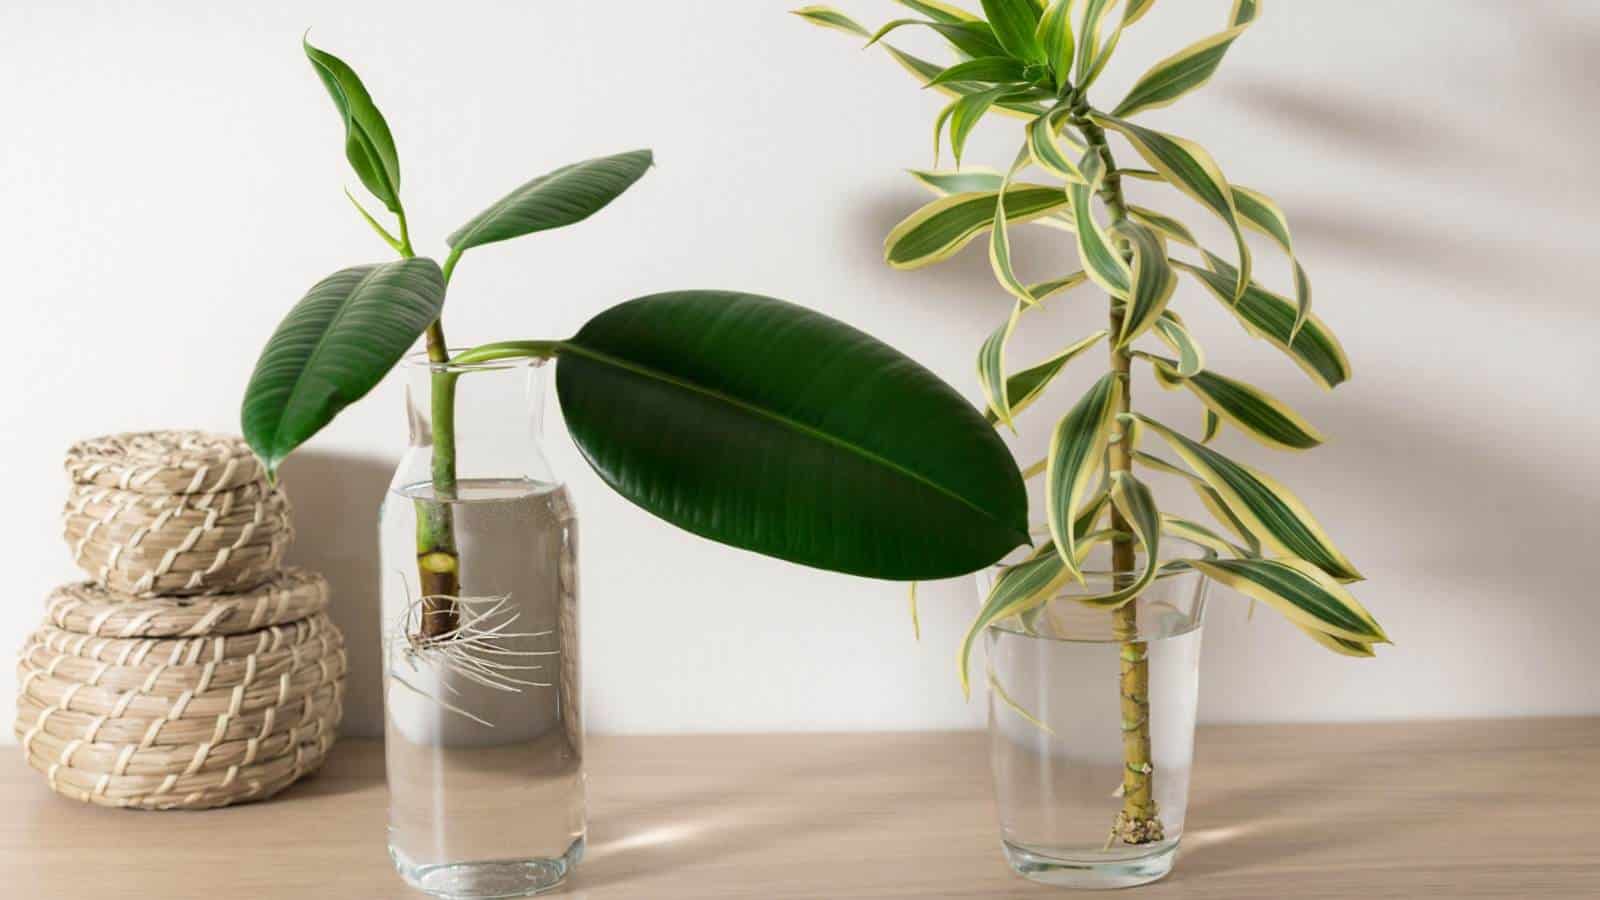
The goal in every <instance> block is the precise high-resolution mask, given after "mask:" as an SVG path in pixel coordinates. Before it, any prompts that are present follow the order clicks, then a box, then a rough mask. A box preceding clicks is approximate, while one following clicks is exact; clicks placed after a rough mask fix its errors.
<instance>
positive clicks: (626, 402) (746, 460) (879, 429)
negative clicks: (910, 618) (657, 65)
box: [241, 43, 1027, 644]
mask: <svg viewBox="0 0 1600 900" xmlns="http://www.w3.org/2000/svg"><path fill="white" fill-rule="evenodd" d="M305 53H306V55H307V56H308V57H309V59H310V61H311V63H312V65H313V67H314V68H315V70H316V72H317V74H318V75H319V76H320V77H321V80H322V82H323V83H324V85H325V86H326V87H327V90H328V93H329V94H330V95H331V97H332V98H333V102H334V105H335V107H336V108H337V111H338V113H339V115H340V116H341V118H342V120H343V124H344V129H345V155H346V157H347V159H348V161H349V164H350V167H351V168H352V169H353V170H354V173H355V175H356V177H357V179H358V180H359V181H360V183H361V185H362V186H363V187H364V188H365V189H366V191H367V192H368V193H370V194H371V196H372V198H373V199H375V200H376V201H377V202H378V203H379V204H381V205H382V207H383V209H384V210H387V213H388V215H389V216H392V218H393V226H392V227H386V226H385V225H384V224H383V223H381V222H380V221H379V216H380V215H382V213H372V212H369V211H368V209H367V208H366V207H364V206H363V205H362V204H361V203H360V202H359V201H357V200H356V198H355V197H354V196H353V195H352V196H351V197H350V199H351V202H352V203H354V204H355V206H356V208H357V209H358V210H359V211H360V214H361V216H362V218H363V219H364V220H365V221H366V223H367V224H368V225H369V226H370V227H371V228H372V229H373V231H375V232H376V233H377V234H378V236H379V237H380V238H381V239H382V240H383V241H384V243H386V244H388V245H389V246H390V247H391V248H392V249H393V250H394V252H395V254H396V256H397V258H396V259H394V260H392V261H388V262H378V263H371V264H366V265H359V266H354V267H351V268H348V269H343V270H341V271H338V272H335V273H333V274H332V275H329V276H328V277H326V278H324V279H322V280H321V281H320V282H318V283H317V284H316V285H315V286H313V287H312V288H311V289H310V291H309V292H308V293H307V294H306V295H305V297H304V298H303V299H301V300H300V301H299V302H298V303H297V304H296V305H295V306H294V308H293V309H292V310H291V311H290V312H289V314H288V316H287V317H286V318H285V319H284V320H283V322H282V324H281V325H280V326H279V327H278V329H277V331H276V332H275V333H274V334H273V335H272V337H271V339H270V340H269V341H268V342H267V344H266V347H265V348H264V349H263V351H262V352H261V355H260V358H259V361H258V362H257V364H256V367H255V371H254V374H253V376H252V377H251V379H250V382H249V385H248V387H247V389H246V392H245V396H244V401H243V408H242V414H241V416H242V425H243V431H244V434H245V437H246V439H247V440H248V441H249V442H250V445H251V446H252V447H253V448H254V450H255V451H256V453H257V454H258V455H259V456H260V457H261V459H262V460H263V462H264V463H265V464H266V466H267V468H268V470H269V471H270V472H273V473H276V472H277V470H278V467H279V465H280V464H281V463H282V462H283V461H284V459H285V457H287V456H288V455H289V454H290V452H291V451H293V450H294V449H295V448H296V447H298V446H300V445H301V444H302V443H304V442H305V441H306V440H308V439H309V438H311V437H312V436H313V435H314V434H316V433H317V432H318V431H319V430H320V429H322V428H323V427H324V426H325V425H327V424H328V423H329V422H330V421H332V420H333V419H334V417H335V416H336V415H338V413H339V412H340V411H341V410H342V409H344V408H345V407H346V406H348V405H350V404H351V403H353V402H355V401H357V400H359V399H360V398H361V397H362V396H364V395H365V394H367V393H368V392H369V391H370V390H371V389H372V388H373V387H375V386H376V385H377V384H378V383H379V382H380V381H381V380H382V379H383V377H384V376H385V375H386V374H387V373H388V372H389V371H390V370H391V369H392V368H393V367H394V366H395V365H396V364H397V363H398V362H399V361H400V360H401V358H402V357H403V356H404V355H405V353H406V352H407V350H408V349H409V348H410V347H411V346H412V345H413V344H414V343H416V341H417V340H418V339H419V338H422V339H423V340H424V341H425V344H426V348H427V355H428V358H429V360H431V361H432V362H433V363H435V364H437V367H436V368H435V369H434V372H433V374H432V375H431V389H432V395H431V413H432V416H431V422H432V428H433V433H432V436H431V441H432V456H431V465H432V480H433V485H432V488H433V496H434V497H435V498H437V499H436V500H434V501H430V500H421V499H419V500H417V501H415V502H416V506H417V528H416V566H417V570H418V576H419V583H420V585H421V586H422V593H423V594H424V597H423V598H422V600H423V602H424V604H425V609H426V613H427V614H425V615H422V616H420V617H418V618H417V620H416V623H417V624H416V628H417V631H416V633H415V634H413V635H412V636H411V639H412V640H413V641H415V642H418V643H423V644H425V643H429V642H447V641H450V640H452V639H453V638H455V637H457V636H458V635H459V631H458V625H460V621H459V619H458V617H457V615H456V614H455V610H456V608H457V602H458V600H460V599H461V598H460V597H459V596H458V595H459V593H460V590H459V587H460V584H461V573H462V571H463V568H464V567H468V566H471V565H472V560H471V559H470V558H463V557H462V553H461V548H460V547H459V546H458V543H457V541H456V534H455V531H456V529H455V526H454V524H453V523H452V520H451V515H450V511H451V508H450V506H449V504H448V502H446V501H448V500H449V499H450V498H451V496H452V494H453V492H454V490H455V485H456V448H455V434H454V430H453V424H452V423H453V421H454V409H455V407H454V404H455V398H456V384H457V378H458V374H457V368H456V367H459V366H467V365H473V364H480V363H486V362H492V361H495V360H505V359H513V358H526V357H531V358H535V359H541V360H545V359H547V360H552V361H554V363H555V365H556V388H557V394H558V397H559V399H560V402H561V406H562V409H563V412H564V417H565V420H566V423H567V427H568V429H569V431H570V432H571V435H572V438H573V440H574V441H575V443H576V444H577V447H578V448H579V450H580V451H581V453H582V454H583V455H584V457H585V458H586V459H587V461H588V462H589V463H590V464H591V465H592V466H593V468H594V470H595V471H596V472H597V473H598V474H599V476H600V478H601V479H602V480H603V481H604V482H605V483H606V484H607V485H609V486H610V487H612V488H613V489H615V490H616V491H617V492H618V493H620V494H622V495H623V496H624V497H626V498H627V499H628V500H630V501H632V502H633V503H635V504H637V505H638V506H640V507H642V508H643V509H645V510H646V511H648V512H650V513H652V514H654V515H656V516H658V517H660V518H662V519H664V520H666V521H668V522H671V523H672V524H675V525H678V526H680V527H682V528H684V529H687V530H688V531H691V532H693V533H695V534H698V535H701V536H704V537H707V538H710V539H713V540H716V541H721V542H723V543H726V544H730V545H733V546H736V547H741V548H744V549H748V550H752V551H756V552H759V553H763V554H767V555H770V556H774V557H778V558H781V559H785V560H789V561H793V562H798V563H803V564H806V565H810V566H815V567H819V568H824V569H830V570H834V571H839V572H845V573H850V574H855V575H861V576H867V577H873V578H882V579H893V580H910V579H924V578H937V577H946V576H951V575H958V574H963V573H967V572H971V571H974V570H976V569H979V568H981V567H983V566H985V565H988V564H990V563H992V562H993V561H994V560H997V559H999V558H1000V557H1001V556H1003V555H1004V554H1005V553H1006V552H1008V551H1009V550H1011V549H1012V548H1014V547H1017V546H1019V545H1021V544H1023V543H1025V542H1026V541H1027V521H1026V517H1027V499H1026V493H1025V489H1024V485H1023V481H1022V478H1021V474H1020V472H1019V471H1018V470H1017V467H1016V464H1015V462H1014V461H1013V459H1012V457H1011V455H1010V454H1009V452H1008V451H1007V450H1006V448H1005V446H1004V444H1003V442H1001V441H1000V440H999V439H998V437H997V435H995V434H994V432H993V430H992V429H991V428H990V427H989V426H988V424H987V423H986V421H985V420H984V418H983V416H982V415H981V414H980V413H979V412H978V411H977V410H976V409H974V408H973V407H972V406H971V405H970V404H969V403H967V402H966V401H965V400H964V399H963V398H962V397H961V395H960V394H959V393H958V392H957V391H956V390H955V389H954V388H952V387H950V386H949V385H947V384H945V383H944V382H943V381H941V380H939V379H938V378H937V377H936V376H934V375H933V374H932V373H931V372H929V371H928V370H927V369H925V368H923V367H922V366H920V365H918V364H917V363H915V362H913V361H912V360H910V359H909V358H907V357H905V356H904V355H902V354H901V353H899V352H898V351H896V350H894V349H893V348H891V347H889V346H887V345H885V344H883V343H881V342H879V341H877V340H875V339H873V338H872V337H870V336H869V335H866V334H864V333H862V332H860V331H857V330H856V329H854V328H851V327H850V326H848V325H845V324H843V323H841V322H838V321H836V320H834V319H831V318H828V317H826V316H823V315H821V314H819V313H816V312H812V311H810V310H808V309H805V308H803V307H800V306H797V305H794V304H791V303H787V302H784V301H781V300H777V299H773V298H769V297H763V296H757V295H753V294H742V293H734V292H728V291H713V290H687V291H678V292H673V293H664V294H656V295H652V296H647V297H641V298H638V299H634V300H630V301H628V302H625V303H622V304H620V305H617V306H614V307H612V308H610V309H608V310H606V311H604V312H602V313H600V314H599V315H597V316H595V317H594V318H592V319H590V320H589V321H588V322H587V323H586V324H585V325H584V326H583V327H582V328H581V329H579V331H578V333H577V334H575V335H573V336H572V337H569V338H566V339H564V340H558V339H537V340H515V341H500V342H493V343H487V344H482V345H479V346H477V347H475V348H473V349H468V350H464V351H459V352H452V351H451V349H450V345H449V344H448V343H447V342H446V339H445V327H444V322H443V320H442V318H441V312H442V310H443V308H444V306H445V298H446V293H447V288H448V286H449V284H450V283H451V278H452V276H453V274H454V273H455V271H456V269H457V266H458V264H459V263H460V262H461V260H462V259H463V256H464V254H466V253H467V252H468V251H470V250H475V249H477V248H481V247H484V246H486V245H489V244H493V243H497V242H500V241H505V240H509V239H512V238H517V237H522V236H524V235H529V234H533V233H536V232H541V231H546V230H549V229H554V228H560V227H562V226H567V225H572V224H575V223H577V222H580V221H582V220H583V219H585V218H587V217H589V216H590V215H592V214H594V213H595V212H598V211H599V210H600V209H602V208H603V207H605V206H607V205H608V204H610V203H611V202H612V201H613V200H615V199H616V198H617V197H618V196H619V195H621V194H622V193H623V192H624V191H626V190H627V189H628V188H629V187H630V186H632V185H633V184H634V183H635V182H636V181H638V180H639V179H640V178H641V177H642V176H643V175H644V174H645V173H646V172H647V171H648V170H649V169H650V167H651V165H652V154H651V152H650V151H648V150H636V151H632V152H628V153H621V154H617V155H614V156H608V157H604V158H599V159H592V160H589V161H586V162H581V163H577V164H574V165H569V166H565V167H563V168H560V169H557V170H555V171H553V172H550V173H548V174H545V175H541V176H539V177H537V178H534V179H533V180H531V181H529V182H527V183H526V184H523V185H522V186H521V187H518V188H517V189H516V190H514V191H512V192H511V193H509V194H507V195H506V196H505V197H503V198H501V199H500V200H498V201H496V202H494V203H493V204H492V205H490V206H489V207H488V208H487V209H486V210H484V211H483V212H482V213H480V214H478V215H477V216H475V217H473V218H472V219H470V220H469V221H468V222H467V223H466V224H465V225H463V226H462V227H461V228H459V229H458V230H456V231H455V232H454V233H452V234H451V235H450V236H449V237H448V238H447V240H446V244H447V246H448V251H447V253H446V255H445V257H444V262H443V264H442V265H441V264H439V263H436V262H435V261H434V260H433V259H431V258H428V257H425V256H420V255H418V254H417V253H416V249H415V247H414V244H413V239H412V235H411V232H410V229H409V228H408V225H407V217H406V210H405V207H404V205H403V203H402V202H401V175H400V163H399V159H398V155H397V152H396V149H395V142H394V139H393V137H392V135H391V132H390V129H389V126H388V124H387V123H386V121H385V119H384V117H383V115H382V114H381V113H380V112H379V110H378V108H377V106H376V104H375V103H374V102H373V100H372V98H371V96H370V95H369V93H368V92H367V90H366V88H365V87H364V86H363V84H362V82H361V80H360V79H359V78H358V77H357V75H356V73H355V72H354V71H353V70H352V69H351V68H350V66H348V65H346V64H345V63H344V62H343V61H342V60H340V59H339V58H337V57H335V56H333V55H332V54H329V53H326V52H324V51H322V50H319V49H317V48H315V47H313V46H311V45H310V44H309V43H307V44H306V45H305ZM347 194H348V191H347Z"/></svg>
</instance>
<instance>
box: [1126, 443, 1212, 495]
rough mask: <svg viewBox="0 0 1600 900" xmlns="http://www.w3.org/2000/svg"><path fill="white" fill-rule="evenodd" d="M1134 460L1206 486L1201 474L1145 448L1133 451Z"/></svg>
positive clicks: (1147, 466) (1156, 469)
mask: <svg viewBox="0 0 1600 900" xmlns="http://www.w3.org/2000/svg"><path fill="white" fill-rule="evenodd" d="M1133 461H1134V462H1136V463H1138V464H1139V465H1141V466H1144V467H1145V468H1147V469H1152V470H1154V471H1157V472H1163V473H1165V474H1167V475H1176V476H1178V477H1179V478H1182V479H1184V480H1186V481H1189V482H1192V483H1194V484H1197V485H1199V486H1201V487H1204V486H1205V480H1204V479H1203V478H1201V477H1200V476H1199V475H1196V474H1194V473H1193V472H1191V471H1189V470H1188V469H1185V468H1183V467H1182V466H1179V465H1175V464H1173V463H1170V462H1168V461H1167V460H1164V459H1162V458H1161V457H1159V456H1157V455H1155V454H1154V453H1149V452H1147V451H1144V450H1135V451H1133Z"/></svg>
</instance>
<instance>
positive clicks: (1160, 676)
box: [979, 539, 1212, 888]
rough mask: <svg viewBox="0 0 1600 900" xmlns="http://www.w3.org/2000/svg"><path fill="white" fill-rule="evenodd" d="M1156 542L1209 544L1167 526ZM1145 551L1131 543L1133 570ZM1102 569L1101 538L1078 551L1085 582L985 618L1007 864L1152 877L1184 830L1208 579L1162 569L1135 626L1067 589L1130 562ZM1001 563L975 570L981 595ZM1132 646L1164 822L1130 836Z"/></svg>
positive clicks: (1085, 590)
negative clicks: (1124, 820)
mask: <svg viewBox="0 0 1600 900" xmlns="http://www.w3.org/2000/svg"><path fill="white" fill-rule="evenodd" d="M1161 555H1162V557H1169V555H1170V556H1171V557H1177V556H1186V557H1188V558H1208V557H1209V556H1211V555H1212V554H1211V553H1210V551H1208V550H1206V549H1205V548H1201V547H1197V546H1195V545H1192V544H1188V543H1187V542H1183V541H1178V540H1175V539H1164V540H1163V541H1162V554H1161ZM1143 564H1144V560H1143V556H1142V555H1140V556H1139V558H1138V568H1137V569H1136V571H1138V570H1142V567H1143ZM1110 569H1111V553H1110V550H1109V545H1101V546H1100V547H1097V548H1095V550H1093V551H1091V552H1090V555H1089V557H1088V559H1087V560H1085V572H1084V576H1085V578H1084V580H1085V583H1084V584H1082V585H1073V586H1071V587H1070V588H1068V589H1066V590H1064V591H1063V592H1062V593H1060V594H1058V595H1057V596H1056V597H1054V598H1053V599H1052V600H1051V602H1050V603H1048V604H1046V606H1045V607H1044V608H1043V609H1042V610H1040V611H1039V612H1038V613H1037V614H1033V615H1029V616H1027V617H1026V620H1024V619H1022V618H1018V617H1011V618H1008V619H1005V620H1002V621H1001V622H998V623H996V624H994V625H992V626H991V627H990V628H989V629H988V635H987V642H986V646H987V649H988V657H989V659H988V666H989V669H988V673H987V674H988V678H989V743H990V760H991V763H992V765H993V768H994V787H995V799H996V806H997V807H998V809H999V813H1000V838H1001V843H1002V846H1003V848H1004V851H1005V855H1006V859H1007V861H1008V862H1009V863H1010V864H1011V867H1012V869H1014V870H1015V871H1016V872H1017V873H1018V874H1020V875H1022V876H1024V877H1026V878H1029V879H1031V880H1033V881H1039V882H1043V883H1045V884H1052V885H1057V886H1062V887H1075V888H1118V887H1130V886H1133V885H1137V884H1144V883H1147V882H1150V881H1155V880H1156V879H1158V878H1161V877H1162V876H1164V875H1166V874H1167V873H1168V872H1169V871H1170V870H1171V869H1172V863H1173V860H1174V858H1175V857H1176V856H1177V852H1178V843H1179V840H1180V839H1181V838H1182V836H1183V825H1184V814H1185V812H1186V811H1187V808H1188V803H1189V774H1190V770H1191V767H1192V765H1193V762H1194V728H1195V708H1196V704H1197V702H1198V696H1199V685H1200V680H1199V676H1200V668H1199V667H1200V633H1201V620H1202V617H1203V615H1204V612H1205V598H1206V581H1205V579H1203V578H1201V577H1200V576H1199V574H1198V573H1196V572H1195V571H1193V570H1192V569H1183V570H1178V571H1171V572H1166V573H1164V574H1162V575H1161V576H1160V577H1159V578H1157V579H1156V581H1155V583H1153V584H1152V585H1151V586H1150V587H1149V588H1148V589H1146V590H1145V591H1144V593H1143V594H1142V595H1140V597H1139V598H1138V599H1137V600H1135V601H1134V603H1135V609H1136V611H1137V632H1136V633H1135V634H1132V635H1130V634H1127V633H1126V630H1125V629H1123V630H1120V631H1119V628H1118V626H1117V624H1116V622H1115V620H1114V619H1113V617H1112V614H1111V613H1110V612H1108V611H1107V610H1104V609H1099V608H1094V607H1090V606H1086V605H1084V604H1082V603H1079V602H1077V600H1075V599H1074V598H1075V597H1081V596H1087V595H1092V594H1102V593H1106V592H1108V591H1110V590H1111V589H1112V586H1113V585H1114V584H1118V583H1126V579H1127V578H1128V577H1129V576H1128V574H1126V573H1123V574H1120V575H1119V574H1117V573H1114V572H1112V571H1110ZM997 574H998V570H991V571H990V572H988V573H984V574H983V575H980V578H979V581H980V585H979V586H980V588H981V589H982V591H983V593H984V594H985V595H986V594H987V593H988V589H989V586H990V585H991V584H992V583H993V580H994V578H995V576H996V575H997ZM1139 656H1143V657H1144V659H1145V661H1146V662H1145V665H1146V666H1147V672H1146V673H1145V675H1144V679H1145V682H1146V684H1147V692H1146V694H1145V696H1146V699H1147V701H1148V704H1149V705H1148V714H1147V723H1148V729H1149V730H1148V735H1149V750H1148V764H1149V769H1148V770H1147V771H1148V772H1149V778H1150V779H1151V785H1150V788H1151V798H1150V799H1152V800H1153V801H1154V804H1155V811H1156V815H1155V816H1154V819H1155V820H1156V821H1157V822H1159V836H1158V837H1154V838H1153V839H1150V838H1146V842H1144V843H1128V842H1127V840H1125V839H1123V838H1122V837H1120V836H1119V835H1118V834H1117V832H1116V830H1115V829H1116V827H1117V825H1118V823H1119V816H1120V815H1121V814H1122V812H1123V810H1124V808H1125V803H1124V771H1125V767H1126V766H1127V759H1128V758H1129V757H1128V753H1129V752H1130V751H1129V750H1128V744H1129V734H1128V732H1127V731H1126V730H1125V729H1124V723H1125V722H1129V724H1133V722H1136V721H1137V719H1134V720H1133V722H1130V721H1129V719H1128V717H1127V716H1126V715H1125V713H1127V711H1128V710H1127V708H1126V707H1125V706H1124V703H1123V693H1124V690H1125V689H1131V688H1130V685H1131V684H1133V683H1135V682H1133V681H1131V680H1130V678H1129V675H1130V673H1129V669H1128V668H1126V667H1125V663H1126V661H1127V660H1130V659H1137V658H1138V657H1139ZM1134 740H1135V741H1137V740H1138V738H1137V737H1135V738H1134ZM1132 752H1135V753H1138V754H1139V755H1141V756H1142V755H1143V754H1144V751H1143V750H1142V749H1141V750H1136V751H1132ZM1141 767H1142V766H1141Z"/></svg>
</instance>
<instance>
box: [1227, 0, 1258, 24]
mask: <svg viewBox="0 0 1600 900" xmlns="http://www.w3.org/2000/svg"><path fill="white" fill-rule="evenodd" d="M1260 11H1261V3H1260V0H1233V12H1231V13H1229V14H1228V24H1229V25H1248V24H1250V23H1251V22H1254V21H1255V20H1256V16H1257V15H1258V14H1259V13H1260Z"/></svg>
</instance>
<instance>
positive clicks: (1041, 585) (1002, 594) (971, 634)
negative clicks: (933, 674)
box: [956, 546, 1072, 696]
mask: <svg viewBox="0 0 1600 900" xmlns="http://www.w3.org/2000/svg"><path fill="white" fill-rule="evenodd" d="M1071 577H1072V576H1071V575H1070V574H1068V572H1067V568H1066V566H1064V565H1062V562H1061V555H1060V554H1059V553H1056V552H1054V550H1053V548H1051V547H1048V546H1046V547H1042V548H1040V549H1039V550H1038V551H1036V552H1035V553H1034V555H1033V557H1032V558H1030V559H1028V560H1027V561H1026V562H1022V563H1018V564H1017V565H1014V566H1012V567H1011V568H1009V569H1007V570H1005V571H1004V572H1002V573H1001V574H1000V577H999V578H996V579H995V582H994V587H992V588H990V589H989V596H988V597H987V598H985V599H984V601H983V608H982V609H980V610H978V615H977V617H976V618H975V619H973V620H972V624H971V625H970V626H968V628H967V634H966V636H965V637H964V638H962V640H961V651H960V653H959V654H958V656H957V659H956V667H957V670H958V671H959V672H960V674H961V690H962V692H963V693H965V694H967V695H969V696H970V695H971V693H972V686H971V680H970V678H969V676H968V672H969V671H970V670H971V663H972V648H973V646H975V645H976V644H977V641H978V636H979V635H981V634H983V631H984V629H985V628H988V627H989V626H990V625H991V624H993V623H995V622H998V621H1000V620H1001V619H1004V618H1006V617H1008V616H1014V615H1017V614H1019V613H1022V612H1026V611H1027V610H1029V609H1031V608H1032V607H1034V606H1037V605H1039V604H1041V603H1045V602H1047V601H1048V600H1049V599H1050V595H1051V594H1053V593H1055V592H1056V591H1058V590H1060V589H1061V587H1062V586H1063V585H1065V584H1066V583H1067V581H1068V580H1070V579H1071Z"/></svg>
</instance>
